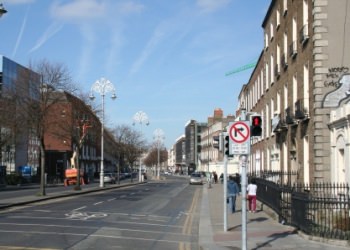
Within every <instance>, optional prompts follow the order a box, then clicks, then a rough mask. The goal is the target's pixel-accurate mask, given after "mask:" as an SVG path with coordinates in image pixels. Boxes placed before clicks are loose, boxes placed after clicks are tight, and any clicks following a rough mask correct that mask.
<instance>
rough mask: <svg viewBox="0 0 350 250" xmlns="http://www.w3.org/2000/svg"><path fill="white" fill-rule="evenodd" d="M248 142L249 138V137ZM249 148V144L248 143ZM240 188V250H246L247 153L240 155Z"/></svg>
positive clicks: (242, 117)
mask: <svg viewBox="0 0 350 250" xmlns="http://www.w3.org/2000/svg"><path fill="white" fill-rule="evenodd" d="M241 119H242V120H243V121H245V120H246V110H245V109H241ZM249 142H250V138H249ZM249 149H250V145H249ZM241 169H242V176H241V188H242V250H247V155H245V154H244V155H241Z"/></svg>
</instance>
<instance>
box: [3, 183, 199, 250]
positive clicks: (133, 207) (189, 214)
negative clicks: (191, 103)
mask: <svg viewBox="0 0 350 250" xmlns="http://www.w3.org/2000/svg"><path fill="white" fill-rule="evenodd" d="M201 190H202V186H189V185H188V180H187V179H183V178H168V180H167V182H150V183H146V184H143V185H137V186H130V187H125V188H118V189H111V190H105V191H101V192H97V193H91V194H85V195H78V196H72V197H65V198H60V199H56V200H49V201H44V202H41V203H35V204H30V205H27V206H22V207H17V208H12V209H8V210H4V211H2V212H1V214H0V221H1V222H0V232H1V236H0V249H198V248H199V247H198V231H199V214H200V205H199V204H200V202H201V195H202V192H201ZM16 192H20V191H16Z"/></svg>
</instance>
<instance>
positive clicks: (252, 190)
mask: <svg viewBox="0 0 350 250" xmlns="http://www.w3.org/2000/svg"><path fill="white" fill-rule="evenodd" d="M257 189H258V186H257V185H256V181H255V179H254V178H253V179H252V180H251V182H250V183H249V185H248V186H247V193H248V209H249V212H253V213H255V212H256V191H257Z"/></svg>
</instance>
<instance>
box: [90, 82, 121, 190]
mask: <svg viewBox="0 0 350 250" xmlns="http://www.w3.org/2000/svg"><path fill="white" fill-rule="evenodd" d="M93 92H96V93H98V94H100V95H101V98H102V117H101V170H100V187H101V188H102V187H104V165H103V160H104V155H103V130H104V112H105V95H106V94H107V93H111V94H112V95H111V98H112V100H115V99H116V98H117V96H116V94H115V88H114V86H113V84H112V83H111V82H110V81H109V80H107V79H105V78H101V79H100V80H97V81H96V82H95V83H94V84H93V85H92V87H91V93H90V99H91V100H94V99H95V96H94V95H93Z"/></svg>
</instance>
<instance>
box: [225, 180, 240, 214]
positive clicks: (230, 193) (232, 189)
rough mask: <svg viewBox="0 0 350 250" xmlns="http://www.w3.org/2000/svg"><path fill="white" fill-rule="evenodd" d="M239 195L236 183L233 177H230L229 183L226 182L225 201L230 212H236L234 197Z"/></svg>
mask: <svg viewBox="0 0 350 250" xmlns="http://www.w3.org/2000/svg"><path fill="white" fill-rule="evenodd" d="M238 194H239V188H238V185H237V183H236V182H235V181H234V179H233V176H231V175H230V177H229V181H228V182H227V199H228V201H229V202H228V203H229V204H230V208H231V212H232V213H234V212H236V196H237V195H238Z"/></svg>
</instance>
